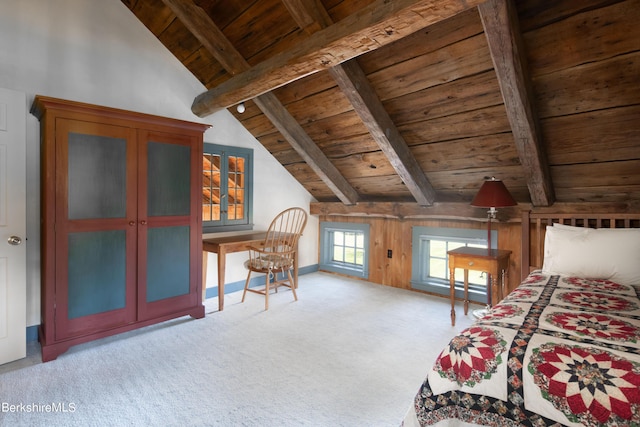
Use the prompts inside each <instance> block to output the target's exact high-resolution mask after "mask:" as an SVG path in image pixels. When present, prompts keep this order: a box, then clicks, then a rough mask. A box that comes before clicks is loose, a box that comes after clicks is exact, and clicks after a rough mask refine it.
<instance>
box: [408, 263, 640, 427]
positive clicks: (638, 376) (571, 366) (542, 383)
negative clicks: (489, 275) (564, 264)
mask: <svg viewBox="0 0 640 427" xmlns="http://www.w3.org/2000/svg"><path fill="white" fill-rule="evenodd" d="M639 296H640V286H626V285H620V284H618V283H614V282H610V281H607V280H588V279H582V278H576V277H565V276H550V275H546V274H542V273H541V272H539V271H537V272H533V273H532V274H531V275H529V276H528V277H527V278H526V280H524V281H523V283H522V284H521V285H520V286H519V287H518V288H517V289H516V290H514V291H513V292H512V293H511V294H509V296H508V297H507V298H505V299H504V300H503V301H502V302H501V303H500V304H498V305H496V306H495V307H493V309H492V310H491V313H490V314H489V315H488V316H486V317H484V318H483V319H481V320H479V321H478V322H476V323H475V324H474V325H473V326H471V327H469V328H468V329H465V330H464V331H462V332H461V333H460V334H459V335H458V336H456V337H454V338H453V339H452V340H451V342H450V343H449V345H448V346H447V347H446V348H445V349H444V350H443V351H442V352H441V353H440V355H439V357H438V359H437V360H436V363H435V365H434V366H433V369H432V370H431V371H430V372H429V374H428V375H427V378H426V380H425V382H424V383H423V385H422V387H421V388H420V390H419V392H418V394H417V395H416V397H415V399H414V405H413V407H412V408H411V410H410V411H409V412H408V413H407V416H406V418H405V420H404V422H403V425H404V426H412V425H419V426H430V425H483V426H511V425H518V426H520V425H523V426H558V425H566V426H640V299H639Z"/></svg>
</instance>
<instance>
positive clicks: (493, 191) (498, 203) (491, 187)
mask: <svg viewBox="0 0 640 427" xmlns="http://www.w3.org/2000/svg"><path fill="white" fill-rule="evenodd" d="M517 204H518V203H517V202H516V201H515V200H514V199H513V197H512V196H511V194H510V193H509V190H507V187H505V186H504V184H503V183H502V181H500V180H499V179H495V178H494V177H491V179H487V180H485V181H484V183H483V184H482V186H481V187H480V190H479V191H478V194H476V197H474V199H473V201H472V202H471V206H474V207H476V208H489V210H488V211H487V219H488V221H487V253H488V254H491V220H492V219H495V218H496V213H497V212H498V211H497V210H496V208H503V207H506V206H516V205H517ZM490 308H491V282H490V281H488V280H487V308H486V309H483V310H475V311H474V312H473V315H474V316H476V317H484V316H485V315H486V314H487V313H488V311H489V309H490Z"/></svg>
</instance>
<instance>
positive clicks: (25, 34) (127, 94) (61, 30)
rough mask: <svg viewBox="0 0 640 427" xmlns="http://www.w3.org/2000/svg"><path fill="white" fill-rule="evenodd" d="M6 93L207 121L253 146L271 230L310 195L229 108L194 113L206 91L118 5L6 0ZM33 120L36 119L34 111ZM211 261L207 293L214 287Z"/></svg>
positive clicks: (33, 255) (30, 137)
mask: <svg viewBox="0 0 640 427" xmlns="http://www.w3.org/2000/svg"><path fill="white" fill-rule="evenodd" d="M0 87H3V88H8V89H13V90H17V91H21V92H25V93H26V94H27V99H28V101H29V106H30V105H31V102H32V101H33V98H34V96H35V95H44V96H51V97H56V98H63V99H69V100H74V101H81V102H87V103H91V104H97V105H105V106H109V107H114V108H122V109H126V110H133V111H140V112H143V113H148V114H156V115H160V116H165V117H173V118H177V119H182V120H190V121H196V122H204V123H209V124H211V125H213V126H212V128H211V129H210V130H209V131H207V133H206V134H205V141H207V142H213V143H217V144H225V145H236V146H242V147H250V148H253V149H254V161H255V168H254V180H255V183H254V206H255V209H254V222H255V225H256V229H264V228H266V227H267V226H268V225H269V223H270V222H271V219H272V218H273V217H274V216H275V214H276V213H278V212H279V211H281V210H283V209H285V208H288V207H291V206H301V207H304V208H305V209H307V210H308V208H309V203H310V202H311V201H312V200H313V199H312V197H311V195H310V194H309V193H308V192H307V191H306V190H305V189H304V188H303V187H302V186H301V185H300V184H299V183H298V182H297V181H295V180H294V179H293V178H292V177H291V175H290V174H289V173H288V172H287V171H286V169H284V168H283V167H282V166H281V165H280V164H279V163H278V162H277V161H276V160H275V159H274V158H273V157H272V156H271V155H270V154H269V153H268V152H267V151H266V150H265V149H264V147H262V145H260V144H259V143H258V141H256V140H255V139H254V138H253V137H252V136H251V135H250V134H249V133H248V132H247V131H246V130H245V129H244V128H243V127H242V125H241V124H240V123H239V122H238V121H237V120H236V119H235V118H234V117H233V115H231V114H230V113H229V112H228V111H221V112H219V113H216V114H214V115H212V116H209V117H207V118H206V119H200V118H198V117H197V116H195V115H193V114H192V113H191V108H190V107H191V103H192V101H193V99H194V98H195V96H196V95H198V94H199V93H201V92H203V91H204V90H205V88H204V86H203V85H202V84H201V83H200V82H198V81H197V80H196V78H195V77H193V76H192V75H191V74H190V73H189V71H188V70H186V69H185V68H184V67H183V66H182V64H180V62H179V61H178V60H177V59H175V58H174V57H173V56H172V55H171V54H170V53H169V52H168V51H167V50H166V49H165V48H164V46H162V44H161V43H160V42H159V41H158V40H157V39H156V38H155V37H154V36H153V35H152V34H151V33H150V32H149V30H147V28H145V27H144V26H143V25H142V24H141V23H140V22H139V21H138V20H137V19H136V18H135V16H134V15H133V14H132V13H131V12H130V11H129V9H127V7H126V6H124V5H123V4H122V3H121V1H120V0H0ZM27 114H28V113H27ZM38 126H39V123H38V121H37V119H36V118H35V117H33V116H31V115H30V114H28V117H27V142H26V144H27V178H26V179H27V239H28V240H27V264H28V265H27V305H28V306H27V325H29V326H31V325H37V324H39V323H40V230H39V223H40V220H39V215H40V201H39V197H40V185H39V179H40V173H39V169H40V154H39V127H38ZM300 244H301V250H300V265H301V266H302V267H304V266H310V265H315V264H317V262H318V256H317V248H318V219H317V217H309V222H308V224H307V229H306V232H305V234H304V236H303V238H302V240H301V242H300ZM245 258H246V256H245V255H243V254H232V255H230V256H228V258H227V273H226V277H227V278H226V282H227V283H229V282H235V281H240V280H243V279H244V278H245V277H246V270H245V269H244V267H243V266H242V263H243V262H244V259H245ZM215 264H216V263H215V255H210V261H209V264H208V265H209V274H208V281H207V287H211V286H216V279H215V278H216V274H217V272H216V265H215Z"/></svg>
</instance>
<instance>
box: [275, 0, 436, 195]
mask: <svg viewBox="0 0 640 427" xmlns="http://www.w3.org/2000/svg"><path fill="white" fill-rule="evenodd" d="M282 1H283V3H284V4H285V6H286V7H287V9H288V10H289V12H290V13H291V15H292V16H293V17H294V19H295V20H296V21H297V23H298V25H299V26H300V27H301V28H304V29H305V31H306V32H307V33H308V34H313V33H315V32H317V31H319V30H320V29H322V28H325V27H328V26H330V25H331V24H332V21H331V18H330V17H329V14H328V13H327V12H326V10H325V9H324V7H323V5H322V3H320V2H319V1H318V0H315V1H308V0H307V1H302V0H282ZM329 73H330V74H331V75H332V77H333V78H334V79H335V80H336V82H337V83H338V86H339V87H340V89H342V92H343V93H344V94H345V96H346V97H347V99H349V102H351V105H353V108H354V110H355V111H356V113H357V114H358V115H359V116H360V118H361V119H362V121H363V123H364V125H365V126H366V127H367V129H368V130H369V133H370V134H371V136H372V137H373V139H374V140H375V141H376V143H377V144H378V146H379V147H380V149H381V150H382V152H383V153H384V154H385V155H386V156H387V158H388V159H389V162H390V163H391V165H392V166H393V168H394V169H395V171H396V172H397V173H398V175H399V176H400V178H402V181H403V182H404V183H405V185H406V186H407V189H408V190H409V191H410V192H411V194H412V195H413V197H414V198H415V199H416V201H417V202H418V204H419V205H421V206H429V205H432V204H433V203H434V201H435V197H436V192H435V190H434V189H433V186H432V185H431V183H430V182H429V179H428V178H427V177H426V175H425V174H424V171H423V170H422V168H421V167H420V164H419V163H418V161H417V160H416V158H415V157H414V156H413V153H412V152H411V150H410V148H409V146H408V145H407V143H406V141H405V140H404V138H403V137H402V135H401V134H400V132H399V131H398V129H397V127H396V125H395V123H394V122H393V120H391V117H390V116H389V114H388V113H387V111H386V109H385V108H384V105H383V104H382V101H380V98H378V96H377V95H376V93H375V90H374V89H373V87H372V86H371V83H370V82H369V80H368V79H367V76H366V75H365V73H364V71H362V68H361V67H360V66H359V65H358V63H357V62H356V60H355V59H351V60H349V61H346V62H344V63H342V64H338V65H336V66H335V67H333V68H331V69H330V70H329Z"/></svg>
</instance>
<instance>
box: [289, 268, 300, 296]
mask: <svg viewBox="0 0 640 427" xmlns="http://www.w3.org/2000/svg"><path fill="white" fill-rule="evenodd" d="M287 276H288V279H289V284H290V285H291V292H293V299H294V300H295V301H298V295H297V294H296V287H295V286H294V284H293V277H292V276H291V270H287Z"/></svg>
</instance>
